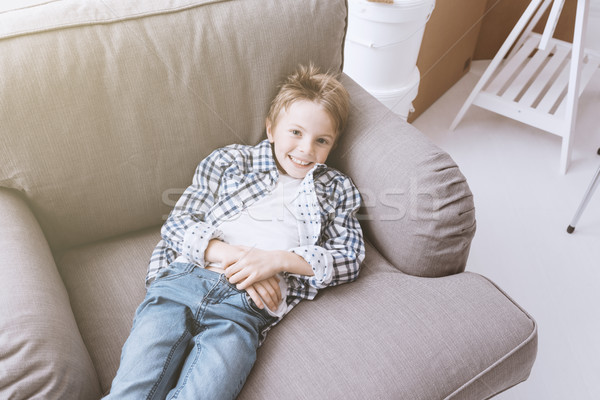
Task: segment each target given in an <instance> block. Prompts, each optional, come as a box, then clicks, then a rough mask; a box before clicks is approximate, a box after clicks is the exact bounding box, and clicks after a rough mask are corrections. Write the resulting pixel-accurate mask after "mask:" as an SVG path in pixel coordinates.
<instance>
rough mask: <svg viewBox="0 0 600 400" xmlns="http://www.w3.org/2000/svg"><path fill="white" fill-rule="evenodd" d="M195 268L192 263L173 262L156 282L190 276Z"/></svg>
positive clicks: (158, 276)
mask: <svg viewBox="0 0 600 400" xmlns="http://www.w3.org/2000/svg"><path fill="white" fill-rule="evenodd" d="M194 267H195V265H194V264H192V263H182V262H173V263H171V264H169V266H168V267H166V268H164V269H163V270H161V271H160V272H159V273H158V275H157V276H156V278H155V279H154V282H164V281H171V280H173V279H177V278H180V277H182V276H186V275H189V274H190V273H191V272H192V270H193V269H194Z"/></svg>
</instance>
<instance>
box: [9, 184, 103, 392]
mask: <svg viewBox="0 0 600 400" xmlns="http://www.w3.org/2000/svg"><path fill="white" fill-rule="evenodd" d="M0 238H1V239H2V240H1V241H0V276H1V277H2V278H1V279H0V399H65V400H68V399H97V398H98V397H99V395H100V392H99V385H98V378H97V376H96V371H95V370H94V365H93V364H92V361H91V360H90V356H89V354H88V351H87V349H86V346H85V345H84V342H83V341H82V339H81V335H80V334H79V330H78V329H77V325H76V323H75V318H74V317H73V313H72V311H71V307H69V296H68V294H67V291H66V290H65V286H64V284H63V282H62V280H61V279H60V276H59V274H58V271H57V270H56V265H55V263H54V259H53V257H52V253H51V252H50V248H49V247H48V243H47V242H46V239H45V238H44V235H43V233H42V231H41V229H40V227H39V225H38V223H37V221H36V220H35V218H34V217H33V215H32V214H31V210H29V208H28V207H27V204H26V203H25V202H24V201H23V199H21V198H20V196H18V195H17V194H16V193H13V192H11V191H8V190H6V189H0Z"/></svg>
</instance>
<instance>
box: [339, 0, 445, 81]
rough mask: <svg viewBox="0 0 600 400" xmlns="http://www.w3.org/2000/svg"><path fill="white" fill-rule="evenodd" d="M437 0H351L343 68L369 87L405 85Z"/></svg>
mask: <svg viewBox="0 0 600 400" xmlns="http://www.w3.org/2000/svg"><path fill="white" fill-rule="evenodd" d="M434 7H435V0H394V3H393V4H385V3H373V2H370V1H366V0H349V1H348V31H347V33H346V43H345V50H344V57H345V61H344V72H345V73H346V74H348V75H349V76H350V77H351V78H352V79H354V80H355V81H356V82H357V83H358V84H360V85H361V86H362V87H364V88H365V89H366V90H367V91H369V92H371V91H372V90H390V89H393V88H400V87H404V86H406V84H407V81H408V80H409V79H410V77H411V74H412V72H413V69H414V68H415V65H416V64H417V57H418V56H419V49H420V48H421V41H422V40H423V32H424V31H425V25H426V24H427V21H428V20H429V17H430V16H431V13H432V11H433V9H434Z"/></svg>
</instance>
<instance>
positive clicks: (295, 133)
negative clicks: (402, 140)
mask: <svg viewBox="0 0 600 400" xmlns="http://www.w3.org/2000/svg"><path fill="white" fill-rule="evenodd" d="M290 132H292V135H296V136H298V135H300V133H301V132H300V131H299V130H298V129H292V130H291V131H290Z"/></svg>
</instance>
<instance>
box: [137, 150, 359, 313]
mask: <svg viewBox="0 0 600 400" xmlns="http://www.w3.org/2000/svg"><path fill="white" fill-rule="evenodd" d="M278 178H279V172H278V169H277V165H276V163H275V160H274V157H273V151H272V149H271V144H270V143H269V142H268V140H264V141H262V142H260V143H259V144H258V145H256V146H253V147H252V146H245V145H230V146H227V147H224V148H221V149H218V150H215V151H214V152H213V153H212V154H210V155H209V156H208V157H207V158H205V159H204V160H203V161H202V162H201V163H200V164H199V165H198V167H197V169H196V172H195V174H194V178H193V182H192V185H191V186H189V187H188V188H187V189H186V190H185V192H184V193H183V195H182V196H181V198H180V199H179V200H178V201H177V204H176V205H175V207H174V209H173V211H172V212H171V213H170V215H169V217H168V218H167V221H166V222H165V224H164V225H163V227H162V229H161V237H162V240H161V241H160V242H159V243H158V245H157V246H156V248H155V249H154V252H153V253H152V257H151V259H150V264H149V266H148V274H147V277H146V285H147V286H148V285H150V283H151V282H152V281H153V280H154V278H155V277H156V276H157V274H158V273H159V271H161V270H162V269H163V268H166V267H167V266H168V265H169V264H170V263H171V262H173V261H174V260H175V258H177V257H178V256H180V255H184V256H186V258H187V259H188V260H190V261H192V262H194V263H196V264H198V265H199V266H201V267H204V266H205V265H204V250H206V246H207V245H208V242H209V240H211V239H213V238H221V237H222V233H221V232H220V231H219V229H218V227H219V224H220V223H221V222H223V221H224V220H227V219H230V218H232V217H234V216H235V215H237V214H238V213H240V212H241V211H242V210H243V209H244V208H246V207H248V206H250V205H252V204H253V203H254V202H256V201H257V200H260V199H261V198H263V197H264V196H265V195H266V194H267V193H269V192H270V191H271V190H272V189H274V188H275V185H276V183H277V180H278ZM293 207H294V208H295V209H296V213H295V215H296V218H297V220H298V224H299V233H300V246H299V247H296V248H293V249H290V251H292V252H294V253H296V254H298V255H300V256H302V257H303V258H304V259H305V260H306V261H307V262H308V263H309V264H310V265H311V267H312V269H313V273H314V276H302V275H295V274H284V277H285V279H286V281H287V284H288V293H287V302H288V310H289V309H291V308H292V307H293V306H295V305H296V304H298V303H299V302H300V301H301V300H303V299H309V300H312V299H313V298H314V297H315V296H316V294H317V292H318V290H319V289H322V288H325V287H327V286H333V285H339V284H342V283H346V282H351V281H354V280H355V279H356V278H357V277H358V273H359V268H360V263H361V262H362V260H363V259H364V256H365V248H364V241H363V235H362V231H361V228H360V225H359V223H358V220H357V218H356V213H357V211H358V209H359V207H360V194H359V192H358V190H357V189H356V187H355V186H354V184H353V183H352V181H351V180H350V179H349V178H348V177H346V176H345V175H343V174H342V173H340V172H339V171H337V170H335V169H332V168H329V167H327V166H326V165H324V164H317V165H316V166H315V167H314V168H313V169H312V170H311V171H310V172H309V173H308V174H307V175H306V177H305V178H304V179H303V181H302V184H301V189H300V190H299V193H298V196H297V197H296V198H295V200H294V203H293ZM198 237H202V239H203V240H200V241H199V240H198Z"/></svg>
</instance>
